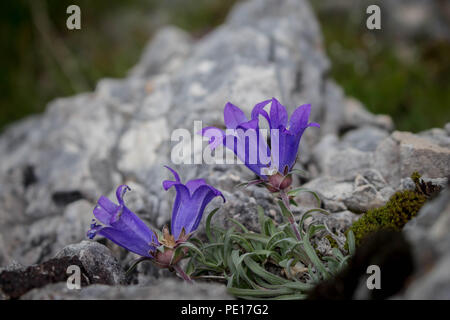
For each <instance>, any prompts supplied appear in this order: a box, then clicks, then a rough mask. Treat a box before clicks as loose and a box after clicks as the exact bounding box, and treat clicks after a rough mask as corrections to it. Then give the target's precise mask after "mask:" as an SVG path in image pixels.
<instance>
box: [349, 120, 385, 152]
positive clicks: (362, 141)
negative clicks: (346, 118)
mask: <svg viewBox="0 0 450 320" xmlns="http://www.w3.org/2000/svg"><path fill="white" fill-rule="evenodd" d="M388 135H389V133H388V132H386V131H385V130H382V129H379V128H376V127H369V126H368V127H361V128H358V129H356V130H351V131H349V132H347V133H346V134H344V136H343V137H342V143H343V145H347V146H350V147H353V148H355V149H358V150H361V151H366V152H367V151H375V149H376V148H377V146H378V144H379V143H380V142H381V140H383V139H384V138H386V137H387V136H388Z"/></svg>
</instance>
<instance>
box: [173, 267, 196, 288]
mask: <svg viewBox="0 0 450 320" xmlns="http://www.w3.org/2000/svg"><path fill="white" fill-rule="evenodd" d="M173 268H174V269H175V271H176V272H177V273H178V275H179V276H180V277H181V278H183V280H184V281H186V282H188V283H190V284H193V283H194V282H193V281H192V279H191V277H189V276H188V275H187V274H186V272H184V270H183V269H182V268H181V267H180V266H179V265H178V264H176V265H174V266H173Z"/></svg>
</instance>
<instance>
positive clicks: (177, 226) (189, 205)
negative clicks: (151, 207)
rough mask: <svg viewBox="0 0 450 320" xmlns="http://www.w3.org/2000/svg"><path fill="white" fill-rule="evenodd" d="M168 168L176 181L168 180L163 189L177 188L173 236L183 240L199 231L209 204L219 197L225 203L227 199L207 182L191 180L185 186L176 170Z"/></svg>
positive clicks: (173, 211)
mask: <svg viewBox="0 0 450 320" xmlns="http://www.w3.org/2000/svg"><path fill="white" fill-rule="evenodd" d="M166 168H167V169H169V170H170V171H171V172H172V173H173V175H174V177H175V181H172V180H166V181H164V182H163V187H164V189H165V190H168V189H170V188H171V187H175V190H176V192H177V195H176V197H175V202H174V204H173V209H172V224H171V231H172V235H173V236H174V238H175V239H179V238H180V237H181V238H183V237H184V235H186V236H187V237H188V236H189V235H190V234H191V233H192V232H194V231H195V230H197V228H198V225H199V223H200V220H201V219H202V216H203V211H204V210H205V207H206V206H207V205H208V203H210V202H211V200H212V199H213V198H215V197H217V196H220V197H222V199H223V201H225V198H224V196H223V195H222V193H221V192H220V191H219V190H217V189H215V188H213V187H212V186H210V185H208V184H206V182H205V180H203V179H196V180H190V181H188V182H187V183H186V184H183V183H181V180H180V176H179V175H178V173H177V172H176V171H175V170H173V169H172V168H169V167H167V166H166Z"/></svg>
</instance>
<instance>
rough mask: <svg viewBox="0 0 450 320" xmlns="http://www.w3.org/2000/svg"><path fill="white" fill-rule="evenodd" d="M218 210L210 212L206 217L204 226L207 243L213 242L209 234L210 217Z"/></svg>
mask: <svg viewBox="0 0 450 320" xmlns="http://www.w3.org/2000/svg"><path fill="white" fill-rule="evenodd" d="M218 210H219V208H216V209H214V210H212V211H211V212H210V213H209V214H208V216H207V217H206V225H205V232H206V236H207V237H208V240H209V242H213V241H214V238H213V236H212V234H211V219H212V217H213V216H214V215H215V214H216V212H217V211H218Z"/></svg>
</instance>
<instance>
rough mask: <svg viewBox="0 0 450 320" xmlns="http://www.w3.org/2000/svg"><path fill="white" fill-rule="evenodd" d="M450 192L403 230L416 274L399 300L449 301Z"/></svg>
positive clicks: (423, 208) (430, 205)
mask: <svg viewBox="0 0 450 320" xmlns="http://www.w3.org/2000/svg"><path fill="white" fill-rule="evenodd" d="M449 228H450V190H449V189H445V190H443V191H442V192H441V194H440V195H439V196H438V197H437V198H436V199H434V200H433V201H430V202H428V203H426V204H425V205H424V206H423V207H422V209H421V210H420V211H419V213H418V215H417V217H416V218H415V219H413V220H411V221H410V222H408V223H407V224H406V226H405V228H404V229H403V232H404V234H405V235H406V237H407V239H408V240H409V241H410V242H411V244H412V248H413V252H414V260H415V265H416V271H415V273H414V275H413V276H412V278H411V281H410V282H409V285H408V287H407V288H406V290H405V291H404V293H402V294H401V295H399V296H398V297H397V298H403V299H449V297H450V274H449V272H448V270H449V267H450V254H449V252H450V236H449V233H448V230H449Z"/></svg>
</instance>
